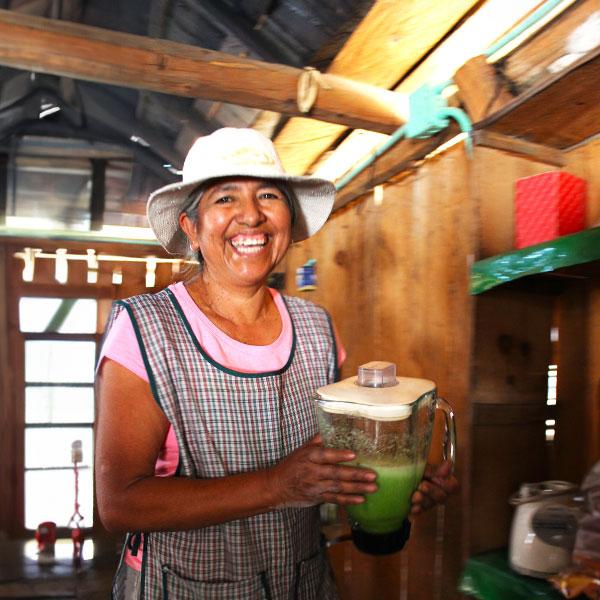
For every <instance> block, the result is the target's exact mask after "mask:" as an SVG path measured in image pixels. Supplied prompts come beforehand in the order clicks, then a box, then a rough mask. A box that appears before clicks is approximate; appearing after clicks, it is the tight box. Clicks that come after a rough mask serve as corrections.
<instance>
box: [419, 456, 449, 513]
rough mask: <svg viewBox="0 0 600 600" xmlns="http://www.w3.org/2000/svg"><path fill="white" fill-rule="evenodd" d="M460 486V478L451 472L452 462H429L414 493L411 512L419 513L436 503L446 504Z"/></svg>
mask: <svg viewBox="0 0 600 600" xmlns="http://www.w3.org/2000/svg"><path fill="white" fill-rule="evenodd" d="M458 488H459V484H458V480H457V479H456V477H454V475H452V473H451V466H450V463H448V462H443V463H442V464H441V465H437V466H436V465H430V464H428V465H427V466H426V467H425V472H424V473H423V479H422V480H421V483H420V484H419V487H418V488H417V490H416V491H415V493H414V494H413V495H412V498H411V501H412V507H411V509H410V514H411V515H419V514H421V513H422V512H423V511H425V510H428V509H429V508H432V507H433V506H435V505H436V504H444V503H445V502H446V499H447V498H448V496H449V495H450V494H455V493H456V492H457V491H458Z"/></svg>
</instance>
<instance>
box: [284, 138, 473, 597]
mask: <svg viewBox="0 0 600 600" xmlns="http://www.w3.org/2000/svg"><path fill="white" fill-rule="evenodd" d="M470 168H471V166H470V163H469V161H468V160H467V159H466V156H465V154H464V151H463V149H462V147H455V148H453V149H452V150H450V151H448V152H446V153H445V154H442V155H440V156H439V157H437V158H436V159H432V160H430V161H428V162H426V163H425V164H424V165H423V166H422V167H421V168H420V169H419V170H418V171H416V172H414V173H413V174H411V175H409V176H408V177H406V178H405V179H403V180H402V181H401V182H399V183H397V184H394V185H388V186H386V187H385V190H384V200H383V204H382V205H381V206H376V205H375V204H374V202H373V199H372V198H371V197H369V198H366V199H364V201H363V202H359V203H357V204H355V205H354V206H352V207H350V208H347V209H345V210H344V211H341V212H340V213H336V214H335V215H334V217H333V218H332V219H331V221H330V222H329V223H328V224H327V225H326V226H325V227H324V229H323V230H322V231H321V232H320V233H319V234H318V235H316V236H315V237H314V238H312V239H310V240H308V241H306V242H304V243H302V244H299V245H298V246H295V247H293V248H292V249H291V251H290V253H289V255H288V260H287V275H288V276H287V288H288V291H289V293H292V294H296V293H298V292H297V291H296V287H295V283H294V281H293V273H294V272H295V269H296V268H297V267H298V266H300V265H301V264H303V263H304V262H305V261H306V260H308V259H309V258H314V259H316V260H317V273H318V277H319V287H318V289H317V290H316V291H314V292H301V294H303V295H304V296H305V297H307V298H309V299H311V300H314V301H316V302H318V303H320V304H322V305H324V306H325V307H326V308H327V309H328V310H329V311H330V312H331V314H332V316H333V319H334V321H335V323H336V326H337V328H338V330H339V333H340V336H341V339H342V340H343V343H344V345H345V347H346V350H347V351H348V360H347V363H346V365H345V367H344V369H343V375H344V376H350V375H351V374H353V373H354V372H355V371H356V368H357V366H358V365H360V364H362V363H364V362H367V361H369V360H374V359H379V360H390V361H394V362H396V364H397V366H398V373H399V374H400V375H405V376H412V377H427V378H430V379H433V380H435V381H436V382H437V384H438V387H439V391H440V394H441V395H442V396H444V397H445V398H447V399H448V401H449V402H450V403H451V404H452V405H453V406H454V408H455V410H456V412H457V419H458V442H459V449H458V456H459V460H458V465H457V473H458V476H459V478H460V479H461V480H462V481H463V483H464V485H463V489H462V492H461V494H462V496H461V495H459V496H456V497H454V498H453V499H452V500H451V501H450V502H449V503H448V506H447V507H446V509H445V510H444V509H439V510H437V511H431V512H430V513H429V514H426V515H423V516H421V517H419V518H418V519H417V520H415V522H414V525H413V534H412V538H411V541H410V544H409V546H408V549H407V550H406V551H404V552H402V553H399V554H396V555H392V556H391V557H385V558H372V557H369V556H367V555H365V554H361V553H360V552H358V551H357V550H355V549H354V547H353V546H352V545H351V544H350V543H349V542H346V543H344V544H341V545H340V546H339V547H334V548H333V552H332V554H333V558H334V562H335V564H336V575H337V579H338V582H339V584H340V587H341V590H342V594H343V598H345V599H346V600H359V599H365V600H366V599H370V598H377V599H378V600H379V599H381V600H386V599H388V598H389V599H392V598H393V599H398V598H405V597H406V598H411V599H416V598H423V599H428V600H433V599H436V598H444V600H446V599H450V598H453V597H455V596H456V593H455V591H454V590H455V588H456V576H457V573H458V571H459V569H460V565H461V562H462V557H463V555H464V554H465V553H466V551H467V549H466V547H465V545H464V543H463V534H462V532H463V529H464V528H465V527H467V523H468V517H469V515H468V514H467V512H466V510H467V505H468V503H467V502H466V501H464V500H465V499H466V498H467V497H468V494H469V490H468V480H469V477H468V469H469V461H468V457H469V438H470V436H469V434H468V431H469V428H470V414H469V408H468V388H469V372H470V338H471V329H472V320H471V314H472V304H473V300H472V298H471V297H470V296H469V295H468V292H467V290H468V265H469V261H470V260H471V259H472V257H473V255H474V253H475V247H476V237H475V236H476V228H477V227H476V226H477V213H476V211H475V207H474V204H473V203H472V202H471V201H470V193H469V190H468V184H467V185H465V182H469V172H470Z"/></svg>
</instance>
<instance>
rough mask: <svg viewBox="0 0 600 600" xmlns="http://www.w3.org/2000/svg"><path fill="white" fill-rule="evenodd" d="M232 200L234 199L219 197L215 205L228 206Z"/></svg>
mask: <svg viewBox="0 0 600 600" xmlns="http://www.w3.org/2000/svg"><path fill="white" fill-rule="evenodd" d="M232 200H233V198H232V197H231V196H219V197H218V198H217V199H216V200H215V204H228V203H229V202H231V201H232Z"/></svg>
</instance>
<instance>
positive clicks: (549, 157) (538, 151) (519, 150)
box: [473, 129, 566, 167]
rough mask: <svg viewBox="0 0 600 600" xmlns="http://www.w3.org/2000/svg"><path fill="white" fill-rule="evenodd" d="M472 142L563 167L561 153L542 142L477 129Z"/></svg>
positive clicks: (563, 160) (563, 158) (564, 162)
mask: <svg viewBox="0 0 600 600" xmlns="http://www.w3.org/2000/svg"><path fill="white" fill-rule="evenodd" d="M473 142H474V143H475V145H477V146H485V147H487V148H495V149H496V150H505V151H507V152H511V153H513V154H519V155H521V156H526V157H527V158H531V159H533V160H536V161H540V162H544V163H548V164H549V165H555V166H557V167H564V166H565V164H566V159H565V157H564V155H563V153H562V152H561V151H560V150H557V149H556V148H551V147H550V146H544V145H542V144H534V143H532V142H527V141H525V140H521V139H519V138H516V137H512V136H510V135H503V134H501V133H497V132H495V131H487V130H485V129H478V130H476V131H474V132H473Z"/></svg>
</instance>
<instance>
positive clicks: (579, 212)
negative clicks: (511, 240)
mask: <svg viewBox="0 0 600 600" xmlns="http://www.w3.org/2000/svg"><path fill="white" fill-rule="evenodd" d="M586 188H587V185H586V182H585V181H584V180H583V179H581V178H580V177H577V176H575V175H571V173H566V172H565V171H551V172H548V173H540V174H539V175H533V176H531V177H524V178H523V179H518V180H517V184H516V193H515V246H516V247H517V248H525V247H526V246H532V245H534V244H540V243H542V242H547V241H549V240H553V239H555V238H557V237H559V236H561V235H567V234H569V233H575V232H576V231H581V230H582V229H584V228H585V203H586Z"/></svg>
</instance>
